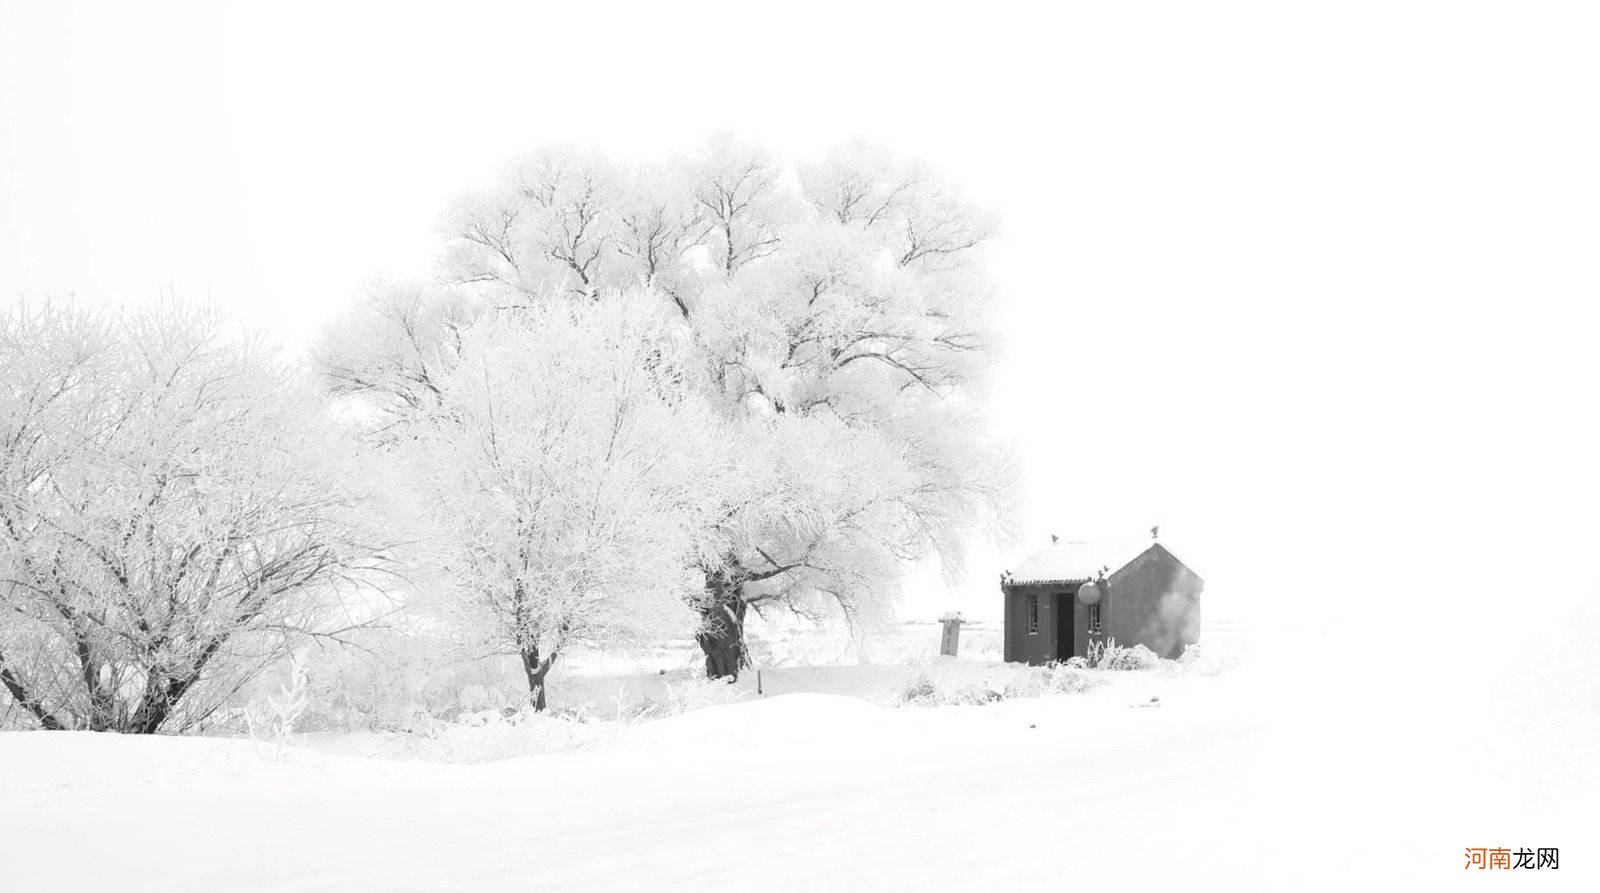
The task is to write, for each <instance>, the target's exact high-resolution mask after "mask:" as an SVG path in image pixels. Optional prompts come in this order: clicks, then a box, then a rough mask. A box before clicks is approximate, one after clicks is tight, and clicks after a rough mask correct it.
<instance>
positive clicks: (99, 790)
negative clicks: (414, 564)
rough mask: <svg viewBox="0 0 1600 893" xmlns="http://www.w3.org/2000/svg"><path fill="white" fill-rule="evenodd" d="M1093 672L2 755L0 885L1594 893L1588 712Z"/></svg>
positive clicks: (10, 741) (12, 738) (30, 737)
mask: <svg viewBox="0 0 1600 893" xmlns="http://www.w3.org/2000/svg"><path fill="white" fill-rule="evenodd" d="M775 672H777V671H775ZM789 672H790V673H791V676H790V678H791V679H792V680H799V679H803V678H809V679H810V681H811V684H812V685H813V686H814V687H816V688H819V689H827V688H830V687H831V688H838V687H841V686H843V687H849V686H850V685H857V686H858V687H859V686H865V687H866V688H867V689H872V688H874V687H878V688H882V687H883V686H886V685H887V686H890V687H891V688H892V687H893V686H894V685H896V684H898V682H897V680H900V679H904V678H911V676H896V675H895V673H896V672H900V673H905V674H912V675H916V674H923V675H926V676H928V677H929V678H931V679H933V680H935V682H936V683H937V685H938V687H939V688H940V689H941V690H951V691H957V690H961V689H963V687H966V688H974V689H976V688H982V687H983V686H986V685H990V684H991V683H993V682H994V681H995V680H1001V681H1003V680H1004V679H1007V678H1011V679H1013V681H1014V679H1015V678H1016V676H1015V674H1016V672H1017V671H1016V669H1015V668H1005V667H1001V666H997V665H996V664H994V663H993V662H988V661H980V660H966V659H963V660H960V661H943V662H941V661H938V660H933V661H922V662H919V663H918V664H916V665H910V664H902V665H900V666H898V667H897V668H886V667H885V666H884V665H872V664H868V665H864V666H858V667H832V668H827V669H818V670H814V671H811V675H810V676H809V677H806V676H805V675H804V673H802V671H800V670H799V669H794V670H791V671H789ZM1008 674H1009V675H1008ZM645 675H648V674H641V678H643V676H645ZM764 675H765V674H764ZM779 675H780V676H781V675H782V673H781V672H780V673H779ZM1081 676H1082V678H1083V679H1084V680H1086V682H1085V685H1084V686H1083V688H1084V690H1082V691H1075V692H1073V693H1051V694H1043V695H1035V696H1028V693H1026V692H1013V694H1016V695H1019V696H1015V697H1008V698H1006V699H1004V700H1000V701H997V702H995V703H988V704H981V705H979V704H969V705H953V706H915V705H900V706H890V704H891V703H892V701H893V699H892V698H891V699H877V702H875V701H874V700H872V699H868V698H864V697H851V696H847V695H840V694H828V693H793V694H779V695H772V694H769V695H767V696H755V695H754V694H753V693H749V692H732V691H730V693H729V694H727V695H726V697H727V698H728V699H729V700H731V701H733V702H731V703H721V704H712V705H711V706H705V707H700V708H697V709H687V710H685V711H684V712H682V713H679V714H677V715H672V716H667V717H665V718H659V719H631V720H623V721H608V720H603V719H591V720H588V721H578V720H574V719H572V718H570V717H567V718H552V717H534V718H530V719H528V720H524V721H521V722H519V723H516V724H511V723H505V722H500V721H496V720H494V719H492V718H487V717H485V718H482V719H481V720H480V723H481V724H479V725H475V726H474V725H471V724H469V723H465V722H464V723H457V724H453V725H452V727H451V728H450V729H448V730H445V731H443V732H439V733H438V734H436V735H435V736H433V737H432V738H428V739H426V740H428V741H431V742H432V749H431V750H429V749H427V748H418V747H413V748H411V749H410V750H409V751H407V750H406V749H404V748H401V747H399V746H398V745H397V743H396V740H395V736H394V735H392V734H391V735H389V736H387V737H386V736H385V735H382V734H379V733H371V732H369V733H360V734H348V735H320V736H308V737H304V738H299V739H296V740H295V741H294V742H292V743H289V744H287V745H280V744H279V743H275V742H270V741H252V740H239V739H232V740H230V739H214V738H178V737H153V738H135V737H119V736H112V735H96V734H89V733H36V732H12V733H5V734H0V849H3V851H4V858H3V859H0V889H5V890H91V889H92V890H162V891H180V890H330V891H332V890H338V891H348V890H539V891H545V890H589V889H615V890H632V889H664V890H677V889H717V890H721V889H728V890H734V889H737V890H767V889H785V890H787V889H793V890H810V889H818V888H821V887H825V886H831V887H833V888H836V889H890V890H926V889H940V890H947V889H948V890H981V889H1063V888H1066V887H1077V886H1081V885H1092V887H1093V888H1095V889H1117V890H1129V889H1174V888H1176V889H1282V890H1298V889H1333V888H1343V887H1345V886H1347V885H1349V884H1351V883H1360V882H1364V883H1370V884H1373V885H1376V886H1378V887H1379V888H1384V889H1440V888H1448V887H1452V886H1456V885H1466V884H1468V883H1472V882H1476V883H1483V881H1482V880H1481V877H1473V876H1472V875H1473V874H1476V873H1467V874H1466V875H1465V876H1464V874H1463V872H1462V865H1461V861H1460V860H1461V854H1462V850H1463V848H1464V847H1467V846H1499V845H1506V846H1511V847H1517V846H1522V845H1527V846H1559V847H1563V849H1562V853H1563V864H1562V868H1561V870H1560V871H1559V873H1557V872H1548V871H1547V872H1543V873H1542V875H1539V876H1535V875H1534V873H1532V872H1525V873H1523V876H1521V877H1517V878H1516V879H1515V880H1514V881H1501V883H1520V884H1528V885H1529V887H1530V888H1531V887H1534V886H1536V887H1538V888H1539V889H1594V887H1593V886H1589V885H1590V884H1592V883H1593V881H1594V880H1595V878H1596V874H1595V872H1594V870H1593V869H1592V867H1590V866H1591V864H1592V859H1593V858H1594V851H1593V844H1594V841H1595V840H1596V835H1595V834H1593V833H1585V834H1582V835H1579V834H1577V833H1575V832H1577V831H1578V829H1581V828H1590V829H1593V828H1596V827H1600V826H1597V825H1596V824H1595V823H1594V822H1593V819H1592V813H1591V812H1590V810H1589V806H1588V804H1592V803H1593V802H1594V801H1593V799H1592V797H1593V794H1594V788H1593V782H1592V781H1591V780H1590V779H1591V778H1592V775H1593V772H1592V769H1593V759H1592V757H1593V754H1592V751H1591V750H1590V749H1588V745H1590V744H1592V743H1593V742H1592V741H1591V740H1587V739H1586V738H1585V737H1584V736H1587V735H1589V734H1591V733H1592V729H1593V724H1592V722H1588V723H1582V722H1572V721H1569V720H1570V719H1571V717H1565V718H1562V719H1561V720H1560V721H1554V720H1552V721H1550V722H1549V723H1548V724H1547V727H1546V728H1544V729H1529V728H1526V727H1518V728H1516V729H1514V730H1513V731H1512V732H1511V733H1508V734H1502V735H1500V736H1499V737H1493V736H1490V737H1487V738H1486V737H1485V736H1484V735H1477V736H1474V735H1471V734H1465V732H1466V731H1467V729H1468V728H1469V727H1470V728H1477V729H1480V730H1488V729H1490V728H1491V727H1492V726H1491V725H1490V724H1481V723H1480V722H1479V720H1478V718H1475V717H1472V716H1463V715H1462V714H1459V713H1457V712H1455V707H1456V705H1455V704H1454V702H1450V703H1443V702H1441V703H1438V704H1432V705H1429V704H1416V705H1409V706H1408V705H1405V704H1403V703H1398V702H1390V701H1385V702H1381V703H1380V702H1374V703H1373V704H1372V705H1371V709H1369V710H1366V711H1362V710H1359V709H1356V707H1355V706H1354V704H1353V702H1352V699H1354V698H1359V696H1360V685H1361V684H1362V682H1361V680H1360V679H1358V678H1355V677H1352V678H1351V679H1350V680H1349V681H1350V682H1351V683H1352V684H1351V686H1350V687H1349V688H1347V689H1346V690H1344V691H1343V692H1341V691H1338V690H1335V688H1333V687H1329V688H1326V689H1322V688H1317V687H1316V686H1317V685H1318V683H1316V682H1313V681H1310V680H1308V679H1302V678H1296V679H1292V680H1290V679H1286V678H1285V676H1284V674H1282V673H1274V672H1262V667H1261V666H1260V665H1259V662H1257V661H1253V660H1246V659H1230V660H1228V661H1226V662H1224V661H1218V660H1207V661H1201V662H1196V663H1193V664H1191V665H1189V666H1188V667H1179V666H1177V665H1174V664H1168V665H1165V666H1163V667H1162V668H1160V669H1156V670H1146V671H1131V672H1098V671H1090V672H1087V673H1083V674H1081ZM891 677H892V678H891ZM850 680H855V681H854V682H852V681H850ZM862 680H866V681H865V682H863V681H862ZM1326 682H1327V683H1329V684H1330V685H1331V680H1326ZM689 706H691V707H692V706H693V705H689ZM1548 706H1550V705H1540V711H1541V712H1539V713H1538V715H1547V714H1545V713H1543V712H1542V711H1543V710H1544V708H1546V707H1548ZM1591 706H1592V705H1591ZM1529 715H1534V714H1532V713H1530V714H1529ZM1329 716H1338V717H1340V721H1338V722H1333V721H1330V720H1329V718H1328V717H1329ZM1452 716H1454V717H1455V719H1454V720H1452V719H1451V717H1452ZM1505 718H1506V719H1507V721H1508V722H1515V721H1516V715H1515V714H1506V715H1505ZM1589 718H1590V719H1591V720H1592V716H1590V717H1589ZM1574 736H1576V737H1574ZM1533 740H1537V742H1538V749H1537V751H1536V752H1529V751H1526V750H1525V749H1524V747H1525V745H1527V744H1528V743H1529V742H1530V741H1533ZM302 745H303V746H302ZM513 754H515V755H513ZM1305 754H1315V755H1316V756H1315V758H1314V759H1310V760H1308V759H1307V758H1306V757H1305V756H1304V755H1305ZM419 755H420V756H421V757H422V758H410V759H395V758H394V757H397V756H412V757H416V756H419ZM1330 755H1332V758H1331V759H1330ZM1530 878H1531V879H1532V880H1530ZM1533 881H1537V883H1536V884H1535V883H1533Z"/></svg>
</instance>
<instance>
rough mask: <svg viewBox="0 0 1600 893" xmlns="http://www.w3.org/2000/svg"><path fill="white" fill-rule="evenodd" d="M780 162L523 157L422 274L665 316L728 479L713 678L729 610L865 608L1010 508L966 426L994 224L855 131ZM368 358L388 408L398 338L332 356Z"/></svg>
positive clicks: (953, 552)
mask: <svg viewBox="0 0 1600 893" xmlns="http://www.w3.org/2000/svg"><path fill="white" fill-rule="evenodd" d="M797 174H798V176H797V177H794V176H788V175H787V174H786V172H785V170H784V169H783V167H782V166H781V165H780V164H779V163H778V162H777V161H776V160H775V159H774V158H772V157H771V156H770V155H768V154H767V153H765V152H763V151H762V150H760V149H759V148H757V147H754V146H750V145H746V144H742V143H739V142H737V141H735V140H732V139H730V138H727V137H719V138H717V139H715V140H713V141H712V142H711V143H710V144H709V145H708V146H707V147H706V148H705V150H704V151H702V152H701V153H699V154H698V155H697V156H695V157H692V158H679V159H673V160H671V161H669V162H668V163H666V164H662V165H654V166H645V167H636V168H627V167H624V166H622V165H618V164H616V163H613V162H611V161H609V160H607V159H605V158H603V157H602V156H600V155H599V154H598V153H578V152H574V151H571V150H559V151H555V150H552V151H546V152H542V153H538V154H536V155H535V156H533V160H532V161H530V162H523V163H520V164H518V165H514V166H513V167H512V168H510V169H509V170H508V172H507V174H506V176H505V177H504V178H503V180H502V182H501V184H500V185H499V186H498V187H497V188H495V189H493V190H490V191H489V192H487V193H484V194H479V195H472V196H468V197H467V198H464V199H462V200H461V201H460V202H459V203H458V205H457V206H456V208H455V209H454V210H453V211H452V213H451V214H450V215H449V216H448V217H447V220H446V229H447V233H448V235H449V237H450V240H449V244H450V250H449V251H448V252H447V254H446V258H445V261H444V264H443V266H442V268H441V270H440V281H439V283H438V284H437V285H434V286H431V288H433V289H434V290H435V291H436V292H437V293H438V294H439V295H451V296H454V297H452V298H450V300H452V301H456V302H462V301H465V302H467V303H472V302H476V304H477V306H479V307H480V310H479V312H480V313H481V312H485V311H483V310H482V309H481V308H484V307H488V308H496V309H497V311H510V312H515V311H516V310H517V309H518V308H530V307H537V306H539V305H540V304H541V302H545V301H549V300H552V298H551V297H550V296H551V295H556V294H569V295H570V294H578V295H582V296H584V297H585V298H586V299H588V300H592V301H599V302H602V303H604V302H607V301H613V300H629V301H631V300H634V297H636V296H638V295H641V294H645V295H654V296H656V297H657V298H658V299H660V300H662V301H663V302H665V303H666V304H667V305H668V307H669V308H670V309H671V310H672V311H674V312H675V314H676V316H677V317H678V322H679V323H680V324H681V325H682V326H683V327H685V328H686V330H687V332H688V335H687V341H688V344H689V345H690V347H689V351H690V356H689V358H688V359H687V360H686V361H685V364H684V366H685V380H686V381H687V382H688V383H689V384H690V385H691V386H692V387H694V388H695V389H696V390H697V391H698V392H699V393H701V394H703V395H704V396H705V397H706V398H707V399H708V400H709V401H710V402H711V403H712V404H713V405H714V406H715V408H716V409H717V411H718V412H719V414H720V415H721V417H722V419H723V420H724V421H725V424H724V425H722V427H721V428H720V431H721V436H722V437H724V438H725V445H726V446H727V448H728V450H729V451H730V452H731V453H732V454H733V455H734V456H736V457H737V461H738V462H739V463H740V468H741V473H740V478H741V480H742V481H744V485H743V486H741V487H738V488H732V489H727V490H724V491H723V495H724V496H725V497H726V498H727V500H728V501H727V502H726V503H725V504H723V505H722V506H721V507H720V510H719V511H718V513H717V514H716V516H715V517H716V521H715V531H714V536H713V537H712V540H713V541H714V542H715V543H717V549H716V551H715V554H714V558H713V559H712V560H709V561H706V562H704V566H703V567H702V568H701V571H702V574H703V583H702V586H701V587H700V589H699V591H698V592H697V594H696V595H695V596H694V597H693V598H692V599H691V604H692V605H693V606H694V607H695V608H696V609H697V610H698V611H699V612H700V613H701V616H702V624H701V628H700V633H699V637H698V638H699V642H700V644H701V646H702V648H703V649H704V650H705V652H706V658H707V662H706V668H707V672H708V673H709V674H710V675H712V676H732V675H736V674H737V673H738V671H739V669H740V667H741V666H743V665H744V664H745V662H746V656H745V648H744V642H743V624H744V618H745V615H746V613H747V609H749V608H750V607H752V606H754V607H755V608H756V609H757V610H760V609H761V608H762V606H763V605H767V604H784V605H788V606H790V607H794V608H797V609H801V608H804V607H805V606H807V605H813V604H816V603H817V600H818V599H820V600H822V601H824V602H832V603H835V604H837V605H838V606H840V607H842V608H843V609H844V610H845V611H846V612H847V613H848V614H852V615H854V614H859V613H860V612H862V611H864V610H875V609H878V608H881V607H882V606H884V605H885V604H887V603H888V601H889V600H890V599H892V597H893V596H894V594H895V592H896V591H897V583H898V580H899V579H900V578H901V577H902V575H903V573H904V571H905V569H906V567H907V565H908V563H909V562H912V561H916V560H919V559H922V558H925V557H928V556H931V555H938V556H939V557H940V558H941V559H942V560H944V562H945V563H946V566H947V567H948V568H952V569H953V568H956V567H958V566H959V562H960V553H961V548H960V547H961V544H962V543H963V542H964V540H965V538H966V537H967V536H968V535H970V534H971V533H972V532H973V531H974V529H975V528H977V527H979V526H981V525H983V524H985V523H990V522H994V521H1003V520H1004V516H1005V514H1006V511H1005V510H1006V506H1007V503H1008V493H1009V483H1010V471H1009V463H1008V461H1007V459H1006V457H1005V456H1004V454H1003V453H1001V452H999V451H997V450H996V449H995V448H994V447H993V445H991V444H990V443H988V442H987V441H986V438H985V437H984V435H983V425H982V409H983V402H984V396H985V375H986V372H987V370H988V368H989V366H990V365H991V363H992V351H993V344H992V338H991V334H990V327H989V316H990V309H991V305H992V293H993V289H992V286H991V284H990V283H989V280H988V278H987V275H986V273H985V271H984V266H983V261H982V254H981V252H982V247H983V244H984V243H985V242H986V241H987V240H988V239H989V238H990V237H991V236H992V235H993V233H994V230H995V224H994V221H993V219H992V218H991V216H990V215H988V214H986V213H985V212H983V211H982V210H981V209H979V208H977V207H975V206H974V205H973V204H972V203H971V202H970V201H968V200H967V199H966V198H964V197H963V196H962V194H961V193H960V192H959V190H957V189H955V188H954V187H952V186H950V185H949V184H947V183H945V182H944V181H943V180H941V179H940V178H939V177H937V176H936V175H935V174H933V173H932V172H931V171H929V170H928V169H927V168H926V167H924V166H922V165H919V164H913V163H907V162H903V161H899V160H896V159H894V158H893V157H891V156H890V155H888V154H887V153H885V152H883V151H882V150H880V149H877V148H875V147H872V146H870V145H866V144H861V143H858V144H853V145H850V146H847V147H845V148H843V149H841V150H839V151H837V152H835V153H833V154H831V155H829V156H828V157H827V158H825V159H824V160H823V161H821V162H819V163H817V164H812V165H803V166H801V167H800V168H799V169H798V171H797ZM463 295H465V296H467V297H461V296H463ZM441 300H443V299H442V298H441ZM402 303H403V302H402ZM498 318H501V319H508V318H511V317H509V316H504V315H502V316H500V317H498ZM405 329H406V326H405V325H394V324H390V325H388V326H387V330H388V331H390V332H391V335H390V336H388V338H389V341H390V342H391V343H398V344H401V345H402V348H403V347H404V344H405V343H407V342H408V341H410V340H414V339H411V336H409V335H405V334H403V333H404V332H405ZM423 337H424V339H433V340H435V341H440V342H444V341H447V340H448V339H446V338H444V337H443V336H442V335H440V334H438V333H437V332H435V333H433V334H427V335H425V336H423ZM374 343H381V342H374ZM349 347H350V346H348V345H347V347H346V349H347V350H348V349H349ZM448 357H449V351H448V350H435V351H434V352H433V353H432V354H430V355H429V356H428V358H429V359H431V360H432V361H433V362H435V363H440V362H448ZM374 361H376V363H377V365H378V366H381V367H383V368H384V369H386V370H387V371H386V372H384V373H383V374H381V375H380V374H367V375H365V376H364V380H366V381H376V380H379V379H383V380H386V381H389V382H391V383H392V384H391V385H389V386H386V387H379V388H378V389H377V391H379V392H382V393H384V394H385V395H386V396H383V397H382V400H384V401H386V402H387V404H388V405H390V406H395V407H405V406H408V405H409V404H410V403H411V402H413V401H414V395H415V392H416V391H417V387H418V386H417V384H416V382H417V381H419V380H425V379H426V378H428V376H429V375H430V374H431V373H429V372H428V371H427V370H425V369H423V368H422V366H421V364H420V363H419V362H418V358H415V357H408V356H406V350H405V349H391V348H381V349H377V350H368V351H366V352H365V353H364V354H361V359H357V360H337V361H335V363H334V365H337V364H338V363H343V364H344V365H345V366H348V367H363V368H365V367H364V365H363V364H370V363H373V362H374ZM337 380H338V379H337V375H335V381H336V383H337Z"/></svg>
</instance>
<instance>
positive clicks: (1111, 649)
mask: <svg viewBox="0 0 1600 893" xmlns="http://www.w3.org/2000/svg"><path fill="white" fill-rule="evenodd" d="M1088 654H1089V656H1088V660H1087V662H1088V665H1089V666H1091V667H1093V668H1095V669H1097V670H1153V669H1156V668H1157V667H1159V666H1160V665H1161V658H1159V657H1157V656H1156V653H1155V652H1154V651H1151V650H1150V649H1149V648H1146V647H1145V646H1143V645H1134V646H1133V647H1131V648H1124V647H1122V646H1120V645H1118V644H1117V640H1116V639H1106V640H1105V641H1104V642H1090V643H1089V652H1088Z"/></svg>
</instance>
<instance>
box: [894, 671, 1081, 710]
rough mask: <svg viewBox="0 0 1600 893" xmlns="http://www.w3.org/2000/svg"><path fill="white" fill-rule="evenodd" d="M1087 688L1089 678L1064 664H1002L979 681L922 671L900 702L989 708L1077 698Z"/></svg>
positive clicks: (909, 684)
mask: <svg viewBox="0 0 1600 893" xmlns="http://www.w3.org/2000/svg"><path fill="white" fill-rule="evenodd" d="M1089 687H1090V681H1089V679H1088V677H1087V676H1085V675H1084V674H1083V673H1082V672H1081V671H1080V670H1079V669H1078V668H1075V667H1071V666H1068V665H1066V664H1051V665H1049V666H1044V667H1030V666H1023V665H1020V664H1002V665H1000V666H998V667H993V668H989V669H988V670H986V672H985V673H984V675H983V676H982V677H981V678H976V679H974V678H962V677H960V676H954V675H950V674H940V673H938V672H930V670H929V669H924V670H923V671H921V672H919V673H917V674H916V675H915V676H913V677H912V679H911V681H910V683H908V684H907V685H906V688H905V691H904V693H903V694H902V696H901V699H900V700H901V703H903V704H909V705H914V706H918V707H935V706H941V705H946V704H992V703H994V702H996V701H1004V700H1008V699H1011V698H1037V697H1043V696H1046V695H1056V694H1076V693H1078V692H1081V691H1085V690H1087V689H1088V688H1089Z"/></svg>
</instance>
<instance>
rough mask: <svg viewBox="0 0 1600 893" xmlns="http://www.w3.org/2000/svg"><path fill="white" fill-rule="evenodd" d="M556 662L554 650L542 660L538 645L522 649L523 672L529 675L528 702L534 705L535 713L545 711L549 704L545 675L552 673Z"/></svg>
mask: <svg viewBox="0 0 1600 893" xmlns="http://www.w3.org/2000/svg"><path fill="white" fill-rule="evenodd" d="M555 662H556V652H554V651H552V652H550V656H549V657H547V658H545V659H544V660H542V661H541V660H540V659H539V647H538V646H537V645H534V646H531V647H528V648H524V649H522V672H523V674H525V675H526V676H527V677H528V702H529V703H531V704H532V705H533V712H535V713H543V712H544V709H545V707H546V706H547V705H546V703H545V697H544V677H545V676H547V675H549V674H550V667H551V665H552V664H554V663H555Z"/></svg>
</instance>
